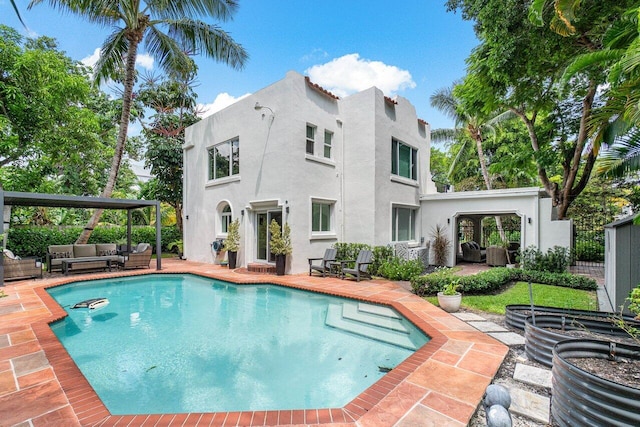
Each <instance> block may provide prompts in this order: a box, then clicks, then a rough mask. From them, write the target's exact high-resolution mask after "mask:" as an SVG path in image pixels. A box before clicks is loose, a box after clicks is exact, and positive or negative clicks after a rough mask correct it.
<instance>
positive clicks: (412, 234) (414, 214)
mask: <svg viewBox="0 0 640 427" xmlns="http://www.w3.org/2000/svg"><path fill="white" fill-rule="evenodd" d="M398 210H406V211H409V213H410V214H409V221H410V224H409V230H410V231H409V239H402V240H399V239H398V218H399V215H398ZM417 218H418V208H417V207H414V206H406V205H393V206H392V207H391V241H392V242H415V241H416V219H417Z"/></svg>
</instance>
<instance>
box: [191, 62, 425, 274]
mask: <svg viewBox="0 0 640 427" xmlns="http://www.w3.org/2000/svg"><path fill="white" fill-rule="evenodd" d="M429 135H430V129H429V125H428V124H427V123H426V122H425V121H423V120H420V119H418V117H417V116H416V112H415V108H414V107H413V106H412V105H411V104H410V103H409V102H408V101H407V100H406V99H404V98H401V97H397V98H396V99H390V98H388V97H386V96H384V94H383V93H382V92H381V91H380V90H379V89H377V88H375V87H372V88H370V89H367V90H364V91H362V92H359V93H356V94H353V95H350V96H348V97H345V98H342V99H340V98H338V97H336V96H334V95H333V94H331V93H330V92H328V91H326V90H324V89H323V88H321V87H319V86H318V85H316V84H314V83H313V82H311V81H309V79H308V78H306V77H304V76H302V75H300V74H298V73H296V72H289V73H287V75H286V77H285V78H284V79H282V80H280V81H278V82H276V83H274V84H272V85H270V86H268V87H266V88H264V89H262V90H260V91H258V92H256V93H254V94H253V95H251V96H249V97H246V98H244V99H242V100H240V101H238V102H236V103H235V104H233V105H231V106H229V107H227V108H225V109H224V110H222V111H219V112H217V113H215V114H213V115H211V116H209V117H207V118H205V119H203V120H202V121H200V122H198V123H196V124H195V125H193V126H191V127H189V128H188V129H187V131H186V142H185V145H184V171H185V173H184V215H185V221H184V242H185V244H184V252H185V256H186V257H187V258H188V259H191V260H194V261H203V262H216V256H217V254H216V252H215V251H214V250H213V249H212V242H214V241H216V240H218V239H224V238H225V237H226V233H227V229H228V226H229V223H230V222H231V221H232V220H233V219H236V218H238V219H239V220H240V223H241V227H240V230H241V245H240V246H241V249H240V251H239V253H238V264H239V265H241V266H247V265H249V264H255V263H272V262H273V257H272V255H271V254H270V250H269V239H268V227H267V225H268V224H269V223H270V222H271V220H273V219H275V220H276V221H277V222H279V223H281V224H282V223H284V222H287V223H288V224H289V226H290V227H291V238H292V246H293V254H292V255H291V256H290V257H288V266H287V271H288V272H290V273H298V272H303V271H306V270H307V269H308V258H312V257H321V256H322V255H323V253H324V250H325V249H326V248H328V247H330V246H331V245H333V244H334V243H336V242H358V243H368V244H370V245H386V244H389V243H393V242H404V241H408V242H412V243H413V244H420V243H421V242H422V241H424V238H425V236H423V231H422V230H423V227H422V225H421V215H420V196H421V195H423V194H429V193H435V192H436V189H435V185H434V184H433V182H432V181H431V175H430V173H429V151H430V136H429Z"/></svg>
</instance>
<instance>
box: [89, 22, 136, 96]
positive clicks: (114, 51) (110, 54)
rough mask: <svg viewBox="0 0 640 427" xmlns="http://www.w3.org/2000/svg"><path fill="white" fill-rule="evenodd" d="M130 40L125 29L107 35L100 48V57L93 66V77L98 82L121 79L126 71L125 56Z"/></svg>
mask: <svg viewBox="0 0 640 427" xmlns="http://www.w3.org/2000/svg"><path fill="white" fill-rule="evenodd" d="M128 47H129V42H128V41H127V38H126V36H125V32H124V30H119V31H116V32H114V33H112V34H110V35H109V37H107V39H106V40H105V42H104V44H103V45H102V48H101V49H100V58H99V59H98V61H97V62H96V64H95V65H94V66H93V79H94V81H95V83H96V84H98V85H99V84H100V83H103V82H105V81H107V80H109V79H112V80H118V79H121V78H122V77H123V75H124V71H125V62H124V57H125V55H126V53H127V48H128Z"/></svg>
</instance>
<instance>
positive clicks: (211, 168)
mask: <svg viewBox="0 0 640 427" xmlns="http://www.w3.org/2000/svg"><path fill="white" fill-rule="evenodd" d="M225 144H226V145H228V146H229V157H228V158H227V160H228V162H229V174H228V175H225V176H219V177H216V171H217V165H216V157H215V155H214V150H216V149H217V148H218V147H221V146H223V145H225ZM234 145H235V147H236V149H237V151H238V159H237V161H238V170H237V171H236V172H234V165H233V150H234ZM207 153H208V156H207V159H208V162H209V163H208V168H207V169H208V171H207V173H208V179H209V181H216V180H224V179H228V178H230V177H233V176H237V175H240V138H239V137H235V138H232V139H229V140H227V141H224V142H220V143H218V144H215V145H212V146H210V147H208V148H207Z"/></svg>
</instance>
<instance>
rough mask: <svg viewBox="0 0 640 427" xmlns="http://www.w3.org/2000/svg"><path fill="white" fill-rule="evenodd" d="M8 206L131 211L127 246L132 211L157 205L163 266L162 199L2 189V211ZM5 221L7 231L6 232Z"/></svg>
mask: <svg viewBox="0 0 640 427" xmlns="http://www.w3.org/2000/svg"><path fill="white" fill-rule="evenodd" d="M5 206H33V207H47V208H80V209H87V208H89V209H119V210H126V211H127V247H130V246H131V211H132V210H133V209H139V208H146V207H150V206H155V208H156V256H157V259H156V270H160V269H161V268H162V249H161V243H162V239H161V237H162V236H161V231H162V230H161V224H160V202H159V201H157V200H129V199H110V198H105V197H86V196H67V195H62V194H42V193H21V192H17V191H2V190H0V212H4V207H5ZM4 225H6V223H5V224H3V232H4ZM3 285H4V257H0V286H3Z"/></svg>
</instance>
